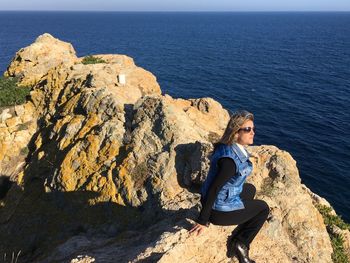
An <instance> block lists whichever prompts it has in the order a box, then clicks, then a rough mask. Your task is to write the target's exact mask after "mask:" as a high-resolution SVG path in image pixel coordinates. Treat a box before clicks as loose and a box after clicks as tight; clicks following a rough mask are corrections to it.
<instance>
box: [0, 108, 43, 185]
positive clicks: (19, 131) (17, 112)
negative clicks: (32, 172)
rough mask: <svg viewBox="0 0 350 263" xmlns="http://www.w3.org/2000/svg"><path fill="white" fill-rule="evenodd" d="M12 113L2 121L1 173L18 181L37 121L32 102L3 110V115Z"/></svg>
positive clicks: (0, 128)
mask: <svg viewBox="0 0 350 263" xmlns="http://www.w3.org/2000/svg"><path fill="white" fill-rule="evenodd" d="M12 108H13V109H12ZM10 111H11V112H13V114H9V115H11V116H8V117H7V118H5V119H3V120H0V173H1V174H2V175H4V176H12V178H11V180H13V181H17V173H18V172H20V170H21V168H22V167H23V162H24V159H25V157H26V156H27V154H28V152H29V151H28V147H27V145H28V144H29V141H30V139H31V138H32V136H33V135H34V133H35V132H36V129H37V122H36V121H37V119H36V117H35V110H34V107H33V105H32V103H30V102H28V103H26V104H23V105H17V106H15V107H9V108H6V109H3V113H4V112H5V113H8V112H10Z"/></svg>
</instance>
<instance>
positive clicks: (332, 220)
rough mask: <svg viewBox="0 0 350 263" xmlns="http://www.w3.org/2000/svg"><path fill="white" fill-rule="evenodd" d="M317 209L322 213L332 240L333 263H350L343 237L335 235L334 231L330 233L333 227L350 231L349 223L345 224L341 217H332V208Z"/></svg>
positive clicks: (320, 206)
mask: <svg viewBox="0 0 350 263" xmlns="http://www.w3.org/2000/svg"><path fill="white" fill-rule="evenodd" d="M316 208H317V209H318V211H319V212H320V213H321V215H322V217H323V220H324V223H325V224H326V226H327V231H328V234H329V237H330V238H331V243H332V248H333V253H332V260H333V262H334V263H350V261H349V258H348V257H347V255H346V253H345V248H344V240H343V237H342V236H341V235H339V234H336V233H333V231H330V229H332V226H337V227H339V228H340V229H342V230H345V229H350V225H349V224H348V223H345V222H344V221H343V219H341V217H340V216H337V215H332V214H331V211H332V209H331V208H330V207H328V206H325V205H316Z"/></svg>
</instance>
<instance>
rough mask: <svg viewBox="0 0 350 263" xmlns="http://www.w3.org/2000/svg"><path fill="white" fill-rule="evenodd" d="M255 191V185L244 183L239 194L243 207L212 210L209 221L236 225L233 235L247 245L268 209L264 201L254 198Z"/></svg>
mask: <svg viewBox="0 0 350 263" xmlns="http://www.w3.org/2000/svg"><path fill="white" fill-rule="evenodd" d="M255 193H256V188H255V186H254V185H252V184H249V183H245V184H244V185H243V190H242V193H241V194H240V197H241V199H242V201H243V203H244V207H245V208H244V209H239V210H234V211H230V212H222V211H217V210H212V212H211V215H210V222H211V223H213V224H214V225H221V226H228V225H238V226H237V227H236V229H235V230H234V231H233V237H234V238H235V239H237V240H239V241H241V242H242V243H243V244H245V245H246V246H247V247H249V245H250V243H251V242H252V241H253V239H254V238H255V236H256V235H257V234H258V232H259V230H260V229H261V227H262V226H263V224H264V222H265V221H266V219H267V216H268V215H269V211H270V209H269V206H268V205H267V203H266V202H265V201H263V200H257V199H254V196H255Z"/></svg>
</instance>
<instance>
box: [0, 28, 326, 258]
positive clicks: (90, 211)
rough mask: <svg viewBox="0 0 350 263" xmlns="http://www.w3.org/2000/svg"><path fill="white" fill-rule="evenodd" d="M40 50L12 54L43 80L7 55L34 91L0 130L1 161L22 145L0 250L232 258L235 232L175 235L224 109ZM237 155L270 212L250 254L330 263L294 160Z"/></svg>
mask: <svg viewBox="0 0 350 263" xmlns="http://www.w3.org/2000/svg"><path fill="white" fill-rule="evenodd" d="M50 43H51V45H53V46H54V45H58V46H60V45H61V44H62V43H61V42H60V41H58V40H57V41H56V40H55V39H52V37H51V36H47V35H45V36H43V37H41V38H39V39H38V40H37V42H36V43H34V44H33V45H31V46H30V47H29V48H28V49H25V50H22V51H20V52H19V53H18V54H17V57H21V58H22V57H23V58H25V57H33V58H35V59H36V60H35V61H40V63H39V62H38V63H39V64H40V65H42V66H43V65H46V66H47V68H46V71H45V72H44V70H43V68H40V67H39V66H38V67H36V66H34V65H32V64H31V62H29V61H25V60H23V59H17V62H16V59H15V60H14V61H13V62H12V64H11V67H10V68H9V70H8V73H7V74H14V75H16V74H22V75H23V76H24V77H23V79H22V82H23V83H26V81H27V83H33V84H35V86H34V87H33V90H32V91H31V102H30V103H29V102H28V103H26V104H25V105H23V108H22V107H21V108H19V109H18V110H17V111H16V115H17V116H16V118H17V120H18V121H19V122H20V123H19V124H18V125H17V126H19V125H21V124H22V125H24V124H26V125H28V129H17V128H16V130H11V131H10V130H9V128H8V127H3V128H0V134H4V135H6V136H5V137H7V139H8V138H11V140H14V141H15V142H16V145H14V146H9V144H8V143H7V142H6V141H5V140H3V139H2V138H1V139H0V146H2V147H1V148H0V162H2V163H6V164H9V163H10V160H11V158H14V156H12V155H11V154H12V152H13V153H15V152H16V151H19V149H21V147H20V146H25V143H26V141H27V142H29V140H31V141H32V145H31V146H32V148H31V152H30V153H29V154H30V162H29V163H28V164H26V166H25V168H24V170H23V171H21V172H19V174H18V179H17V181H18V182H19V183H20V184H21V187H15V188H13V189H11V191H10V192H9V194H8V196H7V197H6V204H5V205H4V206H3V207H1V210H0V212H1V213H0V222H1V224H0V238H1V239H2V240H7V242H5V243H0V254H3V253H2V252H4V251H9V250H11V251H17V250H19V249H21V250H22V251H24V254H26V255H28V256H29V257H30V260H31V261H33V259H37V260H36V261H38V262H40V261H42V262H92V261H91V260H95V261H96V262H141V261H148V262H163V263H164V262H213V263H215V262H237V260H235V259H228V258H226V250H227V240H228V236H229V235H230V233H231V231H232V230H233V229H234V228H235V226H229V227H221V226H214V225H211V226H210V227H209V228H208V229H206V231H205V233H203V234H202V235H201V236H199V237H193V236H190V235H189V234H188V232H187V229H189V228H190V227H191V223H193V221H192V220H191V219H194V218H196V217H197V215H198V212H199V207H200V202H199V198H200V196H199V194H198V193H196V192H194V191H193V190H192V189H195V188H196V187H198V186H199V185H200V184H201V183H202V182H203V180H204V179H205V176H206V174H207V171H208V168H209V159H208V156H209V154H210V152H211V150H212V144H211V143H212V142H214V141H216V140H217V139H218V138H219V137H220V135H221V134H222V133H223V131H224V129H225V127H226V124H227V122H228V120H229V114H228V112H227V110H226V109H224V108H223V107H222V106H221V105H220V103H218V102H217V101H215V100H213V99H211V98H197V99H188V100H185V99H181V98H177V99H176V98H172V97H171V96H169V95H164V96H163V95H161V90H160V87H159V84H158V83H157V81H156V78H155V76H154V75H153V74H152V73H150V72H147V71H146V70H144V69H142V68H139V67H137V66H136V65H135V64H134V62H133V60H132V59H131V58H129V57H127V56H123V55H96V57H100V58H102V59H104V60H105V61H106V63H99V64H90V65H84V64H82V63H81V61H82V58H79V59H76V58H75V55H74V50H73V48H72V47H71V46H70V44H68V45H66V44H67V43H66V44H62V45H63V47H62V48H61V49H59V50H61V51H58V53H59V52H62V53H64V54H65V56H66V57H65V58H64V59H61V60H59V59H58V58H57V56H58V55H57V54H58V53H53V55H52V56H53V59H52V61H51V59H50V56H51V53H50V52H51V51H50V49H49V46H48V45H49V44H50ZM63 50H65V52H64V51H63ZM21 52H22V53H21ZM26 52H27V53H26ZM45 52H46V53H45ZM44 56H46V57H47V58H45V59H46V60H45V59H44ZM19 60H21V61H23V63H21V62H20V61H19ZM72 61H73V62H74V63H71V62H72ZM39 64H38V65H39ZM120 75H123V78H124V77H125V83H124V82H123V81H121V78H120V77H118V76H120ZM39 76H40V77H39ZM39 78H40V79H41V81H40V82H38V79H39ZM123 80H124V79H123ZM30 116H32V118H30ZM7 120H8V119H7ZM36 124H39V125H40V127H36ZM12 126H13V125H12ZM17 126H13V127H17ZM22 128H25V127H24V126H22ZM34 133H35V136H34V137H32V136H33V135H34ZM11 136H12V137H11ZM249 151H250V152H251V153H252V158H251V160H252V162H253V165H254V171H253V174H252V175H251V176H250V177H249V182H252V183H253V184H254V185H255V186H256V188H257V198H260V199H263V200H265V201H266V202H267V203H268V204H269V206H270V209H271V211H270V216H269V218H268V221H267V222H266V223H265V224H264V226H263V228H262V230H261V231H260V232H259V234H258V236H257V237H256V239H255V240H254V242H253V243H252V247H251V252H250V253H251V256H252V258H254V259H256V261H257V262H269V263H271V262H276V263H277V262H293V263H295V262H305V263H306V262H307V263H313V262H315V263H316V262H317V263H320V262H321V263H323V262H331V253H332V247H331V244H330V240H329V237H328V234H327V231H326V228H325V225H324V223H323V219H322V217H321V215H320V214H319V212H318V211H317V209H316V208H315V206H314V199H315V198H313V197H312V195H311V194H310V191H308V190H307V187H306V186H304V185H302V184H301V180H300V177H299V173H298V169H297V167H296V162H295V160H294V159H293V158H292V156H291V155H290V154H289V153H287V152H286V151H283V150H280V149H278V148H277V147H275V146H267V145H264V146H253V147H249ZM10 157H11V158H10ZM0 164H1V163H0ZM18 226H20V227H18ZM57 229H60V231H57ZM135 229H136V230H135ZM33 237H35V238H33ZM64 240H66V242H63V241H64ZM33 247H35V248H36V250H35V253H34V254H30V253H31V251H33ZM40 255H45V258H43V257H41V258H39V257H40ZM46 255H47V256H46ZM77 255H81V256H79V257H77ZM24 261H25V260H24Z"/></svg>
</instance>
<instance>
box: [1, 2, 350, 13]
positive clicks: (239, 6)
mask: <svg viewBox="0 0 350 263" xmlns="http://www.w3.org/2000/svg"><path fill="white" fill-rule="evenodd" d="M0 10H89V11H350V0H289V1H288V0H287V1H286V0H0Z"/></svg>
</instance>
